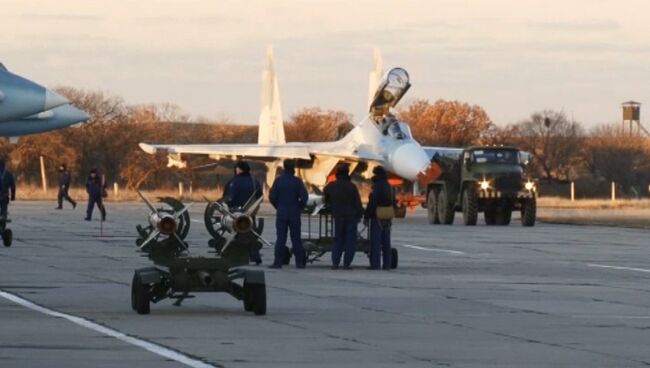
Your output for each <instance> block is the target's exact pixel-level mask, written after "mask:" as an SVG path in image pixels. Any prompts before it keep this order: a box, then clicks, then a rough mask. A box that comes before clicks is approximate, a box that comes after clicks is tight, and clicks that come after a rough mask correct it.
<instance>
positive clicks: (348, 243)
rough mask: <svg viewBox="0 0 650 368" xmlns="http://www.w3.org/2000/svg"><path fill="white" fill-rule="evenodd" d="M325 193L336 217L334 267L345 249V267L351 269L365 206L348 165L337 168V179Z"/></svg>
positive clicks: (326, 200) (327, 202)
mask: <svg viewBox="0 0 650 368" xmlns="http://www.w3.org/2000/svg"><path fill="white" fill-rule="evenodd" d="M324 195H325V197H324V200H325V203H326V204H327V205H329V206H330V208H331V210H332V217H334V236H335V239H336V240H335V243H334V248H332V269H333V270H336V269H338V268H339V263H340V262H341V254H342V253H343V251H345V257H344V258H343V268H344V269H346V270H349V269H350V265H351V264H352V260H353V259H354V253H355V252H356V251H357V224H358V223H359V221H360V220H361V216H363V206H362V205H361V197H360V196H359V191H358V190H357V187H356V186H354V184H352V181H351V180H350V175H349V174H348V166H347V165H339V166H338V167H337V168H336V180H335V181H333V182H331V183H329V184H327V185H326V186H325V189H324Z"/></svg>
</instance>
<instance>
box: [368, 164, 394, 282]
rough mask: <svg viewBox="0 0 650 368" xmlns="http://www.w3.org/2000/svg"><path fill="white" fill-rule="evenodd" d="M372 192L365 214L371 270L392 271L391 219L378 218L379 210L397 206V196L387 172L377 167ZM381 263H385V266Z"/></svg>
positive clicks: (374, 172)
mask: <svg viewBox="0 0 650 368" xmlns="http://www.w3.org/2000/svg"><path fill="white" fill-rule="evenodd" d="M372 173H373V174H374V175H373V177H372V191H371V192H370V195H369V196H368V205H367V206H366V212H365V214H364V223H365V224H368V222H369V223H370V267H368V268H369V269H371V270H378V269H379V268H380V265H381V266H382V268H383V269H384V270H390V266H391V250H390V248H391V244H390V228H391V226H392V220H391V219H380V218H378V216H377V209H378V208H380V207H383V208H388V207H394V206H395V194H394V193H393V189H392V188H391V186H390V183H388V176H387V174H386V170H385V169H384V168H383V167H382V166H377V167H375V168H374V169H373V170H372ZM381 261H383V264H380V263H382V262H381Z"/></svg>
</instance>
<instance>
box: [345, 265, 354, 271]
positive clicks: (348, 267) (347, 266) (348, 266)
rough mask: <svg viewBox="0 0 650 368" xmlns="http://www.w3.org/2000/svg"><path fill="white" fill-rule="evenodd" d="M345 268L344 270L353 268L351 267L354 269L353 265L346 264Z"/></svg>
mask: <svg viewBox="0 0 650 368" xmlns="http://www.w3.org/2000/svg"><path fill="white" fill-rule="evenodd" d="M343 269H344V270H351V269H352V266H350V265H344V266H343Z"/></svg>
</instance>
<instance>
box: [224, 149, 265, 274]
mask: <svg viewBox="0 0 650 368" xmlns="http://www.w3.org/2000/svg"><path fill="white" fill-rule="evenodd" d="M262 195H263V191H262V184H260V182H259V181H258V180H257V179H255V178H254V177H253V176H251V167H250V166H249V165H248V163H247V162H246V161H238V162H237V164H235V176H234V177H233V178H232V179H231V180H230V181H229V182H228V184H226V188H225V189H224V192H223V201H224V202H225V203H226V204H227V205H228V207H229V208H230V209H235V208H238V209H241V208H243V207H244V206H245V205H246V204H247V203H249V201H250V203H253V202H254V201H256V200H258V199H259V198H260V197H262ZM253 221H255V220H254V219H253ZM253 248H254V249H251V253H250V260H251V261H253V262H255V264H258V265H259V264H260V263H262V257H261V256H260V250H259V248H257V247H253Z"/></svg>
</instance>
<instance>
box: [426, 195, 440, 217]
mask: <svg viewBox="0 0 650 368" xmlns="http://www.w3.org/2000/svg"><path fill="white" fill-rule="evenodd" d="M427 217H428V219H429V223H430V224H432V225H437V224H439V223H440V218H439V217H438V199H437V198H436V190H435V189H431V190H430V191H429V195H428V196H427Z"/></svg>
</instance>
